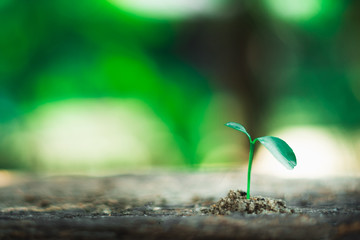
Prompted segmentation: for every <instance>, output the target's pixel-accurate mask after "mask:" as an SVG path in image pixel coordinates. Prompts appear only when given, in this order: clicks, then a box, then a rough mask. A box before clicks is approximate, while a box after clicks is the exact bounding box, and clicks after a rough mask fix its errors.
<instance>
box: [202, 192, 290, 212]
mask: <svg viewBox="0 0 360 240" xmlns="http://www.w3.org/2000/svg"><path fill="white" fill-rule="evenodd" d="M208 211H209V212H210V213H212V214H215V215H229V214H231V213H233V212H240V213H249V214H271V213H294V212H295V210H294V209H290V208H287V207H286V203H285V201H284V200H281V199H273V198H268V197H250V199H246V192H243V191H240V190H237V191H234V190H230V191H229V193H228V195H227V196H226V197H225V198H221V199H220V200H219V201H218V202H217V203H215V204H213V205H211V206H210V209H209V210H208Z"/></svg>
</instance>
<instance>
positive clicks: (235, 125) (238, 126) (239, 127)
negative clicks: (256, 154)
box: [225, 122, 251, 141]
mask: <svg viewBox="0 0 360 240" xmlns="http://www.w3.org/2000/svg"><path fill="white" fill-rule="evenodd" d="M225 126H227V127H231V128H233V129H235V130H238V131H240V132H243V133H245V134H246V135H247V136H248V137H249V139H250V141H251V137H250V134H249V133H248V132H247V131H246V129H245V127H244V126H243V125H241V124H239V123H236V122H228V123H226V124H225Z"/></svg>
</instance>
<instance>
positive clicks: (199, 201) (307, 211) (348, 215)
mask: <svg viewBox="0 0 360 240" xmlns="http://www.w3.org/2000/svg"><path fill="white" fill-rule="evenodd" d="M4 176H5V175H4V174H1V172H0V184H1V182H2V183H4V182H5V180H4V179H5V178H4ZM243 176H246V174H245V172H230V173H229V172H221V173H219V172H217V173H211V172H210V173H209V172H208V173H174V172H150V173H146V174H124V175H118V176H106V177H89V176H38V175H24V174H13V173H8V172H7V173H6V177H7V181H6V184H2V185H3V186H2V187H1V188H0V239H120V238H121V239H360V188H359V187H360V179H359V178H355V177H353V178H350V177H349V178H328V179H314V180H304V179H302V180H301V179H293V180H289V179H286V180H284V179H280V178H279V179H278V178H273V177H266V176H258V175H253V179H254V180H253V182H252V192H253V193H252V197H251V199H249V200H247V199H246V196H244V192H241V191H240V190H237V191H230V192H229V189H238V188H240V189H244V188H245V183H244V181H243V179H242V177H243ZM9 179H10V180H9ZM257 196H266V197H257ZM222 214H225V215H222Z"/></svg>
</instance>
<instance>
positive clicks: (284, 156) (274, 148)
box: [256, 136, 296, 169]
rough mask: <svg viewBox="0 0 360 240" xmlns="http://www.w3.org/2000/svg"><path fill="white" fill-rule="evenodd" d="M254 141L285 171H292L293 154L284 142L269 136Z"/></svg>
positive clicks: (294, 162) (294, 164)
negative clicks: (282, 166) (269, 153)
mask: <svg viewBox="0 0 360 240" xmlns="http://www.w3.org/2000/svg"><path fill="white" fill-rule="evenodd" d="M256 140H259V142H260V143H261V144H262V145H264V146H265V147H266V148H267V150H269V151H270V152H271V154H272V155H273V156H274V157H275V158H276V159H277V160H278V161H279V162H280V163H281V164H282V165H284V166H285V167H286V168H287V169H293V168H294V167H295V166H296V157H295V154H294V152H293V150H292V149H291V148H290V146H289V145H288V144H287V143H286V142H285V141H283V140H281V139H280V138H277V137H270V136H266V137H259V138H257V139H256Z"/></svg>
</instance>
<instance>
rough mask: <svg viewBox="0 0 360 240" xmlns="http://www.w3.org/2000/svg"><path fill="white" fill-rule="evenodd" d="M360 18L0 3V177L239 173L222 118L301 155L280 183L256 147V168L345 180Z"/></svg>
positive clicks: (336, 5)
mask: <svg viewBox="0 0 360 240" xmlns="http://www.w3.org/2000/svg"><path fill="white" fill-rule="evenodd" d="M359 10H360V4H359V2H358V1H326V0H313V1H309V0H303V1H300V0H263V1H249V0H243V1H219V0H212V1H188V0H181V1H158V0H151V1H150V0H149V1H143V0H133V1H130V0H129V1H128V0H108V1H92V2H91V3H89V2H87V1H76V2H67V1H62V0H54V1H44V0H35V2H33V1H32V2H22V3H21V4H20V2H18V1H1V2H0V13H1V14H0V52H1V54H0V169H5V170H4V171H5V172H2V173H3V176H6V173H7V172H6V171H7V170H9V169H13V170H23V171H39V172H40V171H64V172H70V171H74V172H96V171H113V172H120V171H122V172H124V171H125V172H126V171H136V170H139V171H140V170H141V169H152V168H158V167H165V168H167V169H170V168H171V169H178V170H180V169H192V170H194V169H197V170H220V169H225V170H226V169H236V168H242V167H246V166H247V160H248V155H247V154H248V144H247V142H246V141H247V139H246V137H245V136H243V135H241V133H236V132H233V131H231V129H228V128H226V127H225V126H224V124H225V123H226V122H228V121H235V122H239V123H241V124H243V125H244V126H246V128H247V129H248V130H249V132H250V133H251V135H252V136H254V137H259V136H265V135H270V134H273V135H278V136H279V137H282V138H283V139H284V140H286V141H288V142H289V144H290V145H291V146H293V148H294V150H295V153H296V154H297V155H298V156H299V166H298V168H297V169H295V170H294V171H289V172H287V173H284V174H283V173H280V171H282V170H279V169H275V168H274V169H273V167H274V166H276V165H274V166H273V165H271V166H268V165H266V164H270V163H272V162H273V161H272V160H271V159H270V160H269V161H268V160H267V159H268V158H269V156H270V157H271V155H266V153H264V149H263V148H261V149H259V150H258V152H256V160H255V163H256V166H254V171H256V169H259V171H261V169H266V170H267V172H268V173H269V174H271V173H273V174H274V175H279V176H283V177H317V176H323V177H325V176H335V175H346V174H356V172H358V171H359V169H360V167H359V161H358V159H359V156H360V151H359V149H360V148H359V140H358V139H359V132H360V110H359V109H360V92H359V89H360V80H359V79H360V72H359V71H358V69H359V67H360V57H359V56H360V45H359V44H358V42H359V41H360V29H359V28H358V27H357V26H358V24H359V23H360V18H359V14H358V12H359ZM308 139H313V141H314V142H313V144H310V142H311V141H310V140H308ZM264 154H265V155H264ZM339 159H342V160H341V161H339ZM324 161H325V162H326V163H325V162H324ZM339 163H343V164H340V165H339ZM4 174H5V175H4Z"/></svg>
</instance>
